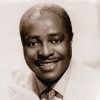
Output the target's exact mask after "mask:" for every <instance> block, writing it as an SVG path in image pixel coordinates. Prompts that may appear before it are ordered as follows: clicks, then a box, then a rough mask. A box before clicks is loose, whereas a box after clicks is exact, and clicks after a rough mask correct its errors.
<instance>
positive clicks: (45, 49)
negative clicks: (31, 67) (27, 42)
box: [38, 42, 54, 59]
mask: <svg viewBox="0 0 100 100" xmlns="http://www.w3.org/2000/svg"><path fill="white" fill-rule="evenodd" d="M53 54H54V50H53V49H52V48H51V47H50V46H49V44H48V43H46V42H45V43H44V44H43V45H42V48H41V49H40V50H39V53H38V57H39V59H41V58H47V57H49V56H51V55H53Z"/></svg>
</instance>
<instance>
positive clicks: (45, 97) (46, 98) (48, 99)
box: [40, 88, 63, 100]
mask: <svg viewBox="0 0 100 100" xmlns="http://www.w3.org/2000/svg"><path fill="white" fill-rule="evenodd" d="M54 97H57V98H63V96H62V95H61V94H59V93H58V92H56V91H55V90H54V89H52V88H47V89H46V90H44V91H43V92H42V93H41V94H40V98H41V100H53V99H54ZM60 100H62V99H60Z"/></svg>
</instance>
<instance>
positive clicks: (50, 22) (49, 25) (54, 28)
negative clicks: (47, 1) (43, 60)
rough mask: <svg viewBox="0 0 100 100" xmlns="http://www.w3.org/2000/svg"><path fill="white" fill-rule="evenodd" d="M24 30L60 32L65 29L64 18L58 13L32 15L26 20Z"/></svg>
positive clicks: (27, 31) (28, 31) (29, 31)
mask: <svg viewBox="0 0 100 100" xmlns="http://www.w3.org/2000/svg"><path fill="white" fill-rule="evenodd" d="M24 31H25V32H26V33H28V34H29V33H32V32H34V33H35V32H36V33H42V32H43V33H58V32H62V31H65V28H64V25H63V23H62V19H61V18H60V17H59V16H57V14H52V13H45V14H42V15H40V14H39V15H36V16H34V15H33V16H30V17H29V18H28V19H26V20H25V23H24Z"/></svg>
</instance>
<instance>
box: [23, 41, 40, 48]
mask: <svg viewBox="0 0 100 100" xmlns="http://www.w3.org/2000/svg"><path fill="white" fill-rule="evenodd" d="M39 44H40V41H39V40H37V39H31V40H28V41H26V43H25V46H27V47H36V46H38V45H39Z"/></svg>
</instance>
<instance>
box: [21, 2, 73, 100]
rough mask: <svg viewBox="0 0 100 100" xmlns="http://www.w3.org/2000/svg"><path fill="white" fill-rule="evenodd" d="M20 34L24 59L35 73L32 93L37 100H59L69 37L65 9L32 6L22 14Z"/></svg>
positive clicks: (68, 61) (67, 62)
mask: <svg viewBox="0 0 100 100" xmlns="http://www.w3.org/2000/svg"><path fill="white" fill-rule="evenodd" d="M20 35H21V40H22V44H23V51H24V57H25V61H26V63H27V65H28V66H29V68H30V69H31V70H32V71H33V72H34V73H35V75H34V77H35V78H34V81H35V82H36V84H35V85H34V86H33V87H35V88H37V89H36V91H35V90H34V92H35V93H36V94H37V95H38V97H39V98H40V99H41V100H63V97H64V92H65V87H66V84H67V81H68V72H69V70H68V67H69V64H70V60H71V56H72V51H71V43H72V37H73V33H72V26H71V21H70V18H69V16H68V14H67V12H66V11H65V10H64V9H63V8H62V7H60V6H58V5H54V4H50V5H47V4H44V5H42V4H39V5H36V6H34V7H32V8H30V9H29V10H28V11H26V12H25V14H24V15H23V16H22V18H21V21H20ZM32 100H34V99H32Z"/></svg>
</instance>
